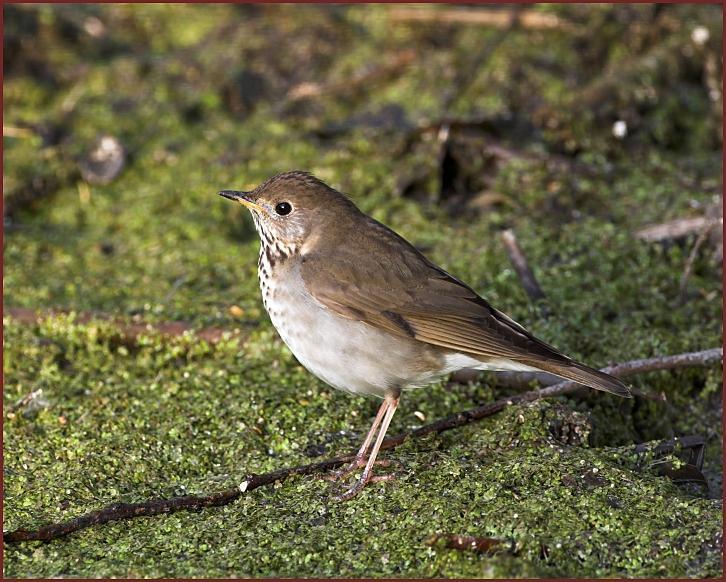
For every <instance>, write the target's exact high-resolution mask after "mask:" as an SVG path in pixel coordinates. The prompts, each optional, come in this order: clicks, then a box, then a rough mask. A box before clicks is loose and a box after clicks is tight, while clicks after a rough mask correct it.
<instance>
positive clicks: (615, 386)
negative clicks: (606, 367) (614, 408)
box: [534, 361, 632, 398]
mask: <svg viewBox="0 0 726 582" xmlns="http://www.w3.org/2000/svg"><path fill="white" fill-rule="evenodd" d="M534 365H535V366H536V367H537V368H539V369H540V370H544V371H545V372H549V373H550V374H554V375H555V376H560V377H561V378H565V379H566V380H572V381H574V382H577V383H579V384H584V385H585V386H589V387H590V388H594V389H595V390H602V391H603V392H610V393H611V394H615V395H616V396H622V397H624V398H632V394H631V393H630V388H628V386H627V385H626V384H625V383H624V382H623V381H622V380H620V379H619V378H616V377H615V376H611V375H610V374H606V373H605V372H600V371H599V370H595V369H594V368H590V367H589V366H585V365H584V364H580V363H578V362H574V361H573V362H569V363H568V364H558V363H552V362H537V363H536V364H534Z"/></svg>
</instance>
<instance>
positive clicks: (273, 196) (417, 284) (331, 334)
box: [219, 171, 630, 499]
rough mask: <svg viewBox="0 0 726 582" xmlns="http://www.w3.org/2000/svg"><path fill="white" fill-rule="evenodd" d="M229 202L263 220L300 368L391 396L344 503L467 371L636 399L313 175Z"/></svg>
mask: <svg viewBox="0 0 726 582" xmlns="http://www.w3.org/2000/svg"><path fill="white" fill-rule="evenodd" d="M219 194H220V195H221V196H224V197H225V198H229V199H230V200H235V201H237V202H239V203H241V204H243V205H244V206H246V207H247V208H248V209H249V210H250V211H251V213H252V218H253V220H254V224H255V228H256V229H257V232H258V234H259V237H260V255H259V262H258V267H259V280H260V289H261V291H262V301H263V303H264V306H265V309H266V310H267V313H268V314H269V316H270V319H271V321H272V324H273V325H274V326H275V328H276V329H277V331H278V333H279V334H280V337H281V338H282V339H283V341H284V342H285V344H287V346H288V347H289V348H290V351H292V353H293V354H294V355H295V357H296V358H297V360H298V361H299V362H300V363H301V364H302V365H303V366H304V367H305V368H306V369H307V370H308V371H310V372H311V373H312V374H314V375H315V376H317V377H318V378H320V379H321V380H323V381H324V382H326V383H327V384H329V385H331V386H332V387H334V388H337V389H339V390H345V391H348V392H352V393H354V394H366V395H373V396H377V397H379V398H382V399H383V403H382V404H381V406H380V408H379V410H378V413H377V414H376V417H375V420H374V421H373V425H372V426H371V428H370V430H369V431H368V434H367V436H366V438H365V440H364V441H363V444H362V445H361V447H360V449H359V451H358V453H357V455H356V456H355V459H354V461H353V462H352V463H351V465H350V466H349V467H347V468H346V469H345V470H343V471H341V472H339V473H338V476H343V475H346V474H349V473H350V472H352V471H355V470H357V469H359V468H361V467H364V469H363V472H362V474H361V476H360V478H359V479H358V480H357V482H356V483H355V484H354V485H353V486H352V487H351V488H350V489H348V490H347V491H346V492H345V493H344V494H343V495H341V496H340V499H349V498H351V497H353V496H354V495H356V494H357V493H358V492H359V491H360V490H361V489H362V488H363V487H364V486H365V484H366V483H367V482H368V481H370V480H371V477H372V473H373V466H374V464H375V461H376V457H377V455H378V451H379V449H380V447H381V443H382V442H383V439H384V437H385V434H386V431H387V430H388V426H389V424H390V422H391V419H392V418H393V414H394V413H395V412H396V408H397V407H398V403H399V398H400V396H401V393H402V391H403V390H406V389H409V388H415V387H420V386H425V385H428V384H430V383H432V382H435V381H436V380H438V379H440V378H442V377H444V376H446V375H447V374H450V373H451V372H454V371H456V370H460V369H462V368H473V369H476V370H526V371H535V370H540V371H544V372H549V373H551V374H555V375H557V376H560V377H562V378H565V379H568V380H573V381H575V382H578V383H580V384H583V385H585V386H589V387H591V388H595V389H596V390H603V391H605V392H610V393H612V394H616V395H618V396H625V397H629V396H630V390H629V389H628V387H627V386H626V385H625V384H623V382H621V381H620V380H619V379H617V378H615V377H613V376H610V375H608V374H605V373H603V372H600V371H598V370H595V369H593V368H590V367H588V366H586V365H584V364H581V363H579V362H576V361H575V360H573V359H571V358H569V357H568V356H566V355H564V354H563V353H561V352H560V351H558V350H557V349H556V348H554V347H552V346H550V345H548V344H547V343H545V342H543V341H542V340H539V339H537V338H536V337H535V336H533V335H532V334H531V333H530V332H528V331H527V330H526V329H525V328H524V327H522V326H521V325H520V324H518V323H517V322H515V321H514V320H513V319H511V318H510V317H508V316H507V315H505V314H504V313H502V312H501V311H498V310H497V309H495V308H494V307H492V306H491V305H490V304H489V303H487V301H485V300H484V299H483V298H482V297H480V296H479V295H478V294H477V293H476V291H474V290H473V289H472V288H471V287H469V286H468V285H467V284H466V283H463V282H462V281H460V280H459V279H457V278H456V277H454V276H453V275H450V274H449V273H447V272H446V271H445V270H444V269H442V268H441V267H439V266H437V265H435V264H434V263H432V262H431V261H430V260H428V259H427V258H426V257H425V256H424V255H423V254H422V253H421V252H419V251H418V250H417V249H416V248H415V247H414V246H413V245H411V244H410V243H409V242H408V241H406V240H405V239H403V238H402V237H401V236H399V235H398V234H396V233H395V232H393V231H392V230H391V229H389V228H388V227H386V226H384V225H383V224H381V223H380V222H378V221H376V220H374V219H373V218H371V217H370V216H367V215H366V214H364V213H363V212H361V211H360V210H359V209H358V208H357V207H356V206H355V204H353V202H352V201H351V200H350V199H349V198H348V197H347V196H345V195H344V194H342V193H340V192H338V191H337V190H335V189H333V188H331V187H330V186H328V185H326V184H325V183H323V182H322V181H320V180H318V179H317V178H315V177H314V176H312V175H311V174H309V173H307V172H299V171H294V172H285V173H282V174H278V175H276V176H274V177H272V178H270V179H269V180H267V181H266V182H264V183H263V184H261V185H260V186H258V187H257V188H255V189H254V190H252V191H249V192H241V191H237V190H223V191H222V192H219ZM374 438H375V442H374ZM371 443H373V447H372V450H370V453H369V449H371Z"/></svg>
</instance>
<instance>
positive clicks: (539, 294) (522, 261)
mask: <svg viewBox="0 0 726 582" xmlns="http://www.w3.org/2000/svg"><path fill="white" fill-rule="evenodd" d="M502 243H504V249H505V250H506V251H507V256H508V257H509V260H510V261H511V263H512V266H513V267H514V270H515V271H516V273H517V276H518V277H519V281H520V282H521V283H522V287H524V290H525V292H526V293H527V295H528V296H529V298H530V299H531V300H532V301H533V302H535V303H536V302H537V301H541V300H542V299H544V298H545V294H544V291H542V288H541V287H540V286H539V283H538V282H537V279H536V278H535V276H534V273H533V272H532V269H530V268H529V263H528V262H527V258H526V257H525V256H524V253H523V252H522V249H521V248H520V246H519V243H518V242H517V237H516V236H515V234H514V231H513V230H511V229H507V230H505V231H503V232H502Z"/></svg>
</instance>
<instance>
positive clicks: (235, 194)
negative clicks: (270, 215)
mask: <svg viewBox="0 0 726 582" xmlns="http://www.w3.org/2000/svg"><path fill="white" fill-rule="evenodd" d="M219 195H220V196H222V197H224V198H229V199H230V200H234V201H235V202H239V203H240V204H242V205H243V206H246V207H247V208H249V209H250V210H256V211H257V212H265V209H264V208H262V206H260V205H259V204H255V203H254V202H252V200H250V196H249V192H239V191H238V190H222V191H221V192H220V193H219Z"/></svg>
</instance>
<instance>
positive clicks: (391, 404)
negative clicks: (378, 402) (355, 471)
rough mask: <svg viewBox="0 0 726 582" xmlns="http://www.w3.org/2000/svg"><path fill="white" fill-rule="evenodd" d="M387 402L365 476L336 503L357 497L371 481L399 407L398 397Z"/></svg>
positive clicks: (389, 398)
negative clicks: (384, 440)
mask: <svg viewBox="0 0 726 582" xmlns="http://www.w3.org/2000/svg"><path fill="white" fill-rule="evenodd" d="M386 401H387V402H388V406H387V408H386V416H385V417H384V418H383V423H382V424H381V429H380V431H379V432H378V438H377V439H376V444H375V445H373V450H372V451H371V454H370V456H369V457H368V463H366V468H365V469H363V474H362V475H361V477H360V479H358V481H357V482H356V483H355V485H353V486H352V487H351V488H350V489H348V491H346V492H345V493H343V494H342V495H339V496H338V497H336V498H335V499H336V501H347V500H348V499H351V498H352V497H355V496H356V495H358V493H360V491H361V490H362V489H363V487H365V485H366V483H368V481H370V479H371V475H372V473H373V465H374V464H375V462H376V457H377V456H378V451H379V449H380V448H381V443H382V442H383V439H384V438H385V436H386V431H388V425H389V424H391V419H392V418H393V414H394V413H395V412H396V408H397V407H398V396H396V397H393V396H387V397H386ZM379 412H380V411H379Z"/></svg>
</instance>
